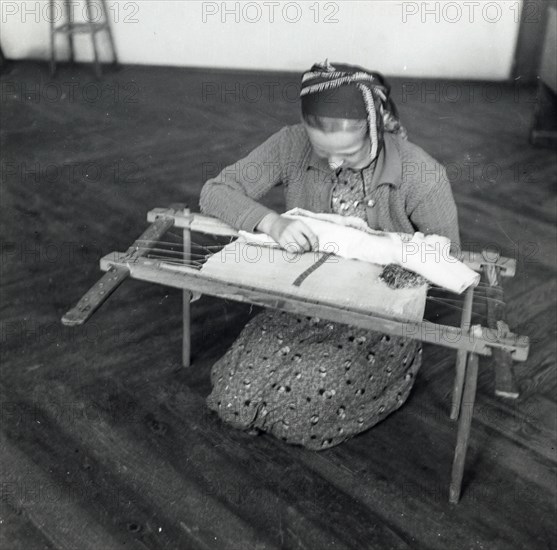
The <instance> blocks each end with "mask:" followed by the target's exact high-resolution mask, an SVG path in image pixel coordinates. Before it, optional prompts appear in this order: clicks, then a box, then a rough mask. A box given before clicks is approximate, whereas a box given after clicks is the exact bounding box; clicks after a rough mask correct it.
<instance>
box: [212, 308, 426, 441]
mask: <svg viewBox="0 0 557 550" xmlns="http://www.w3.org/2000/svg"><path fill="white" fill-rule="evenodd" d="M421 354H422V348H421V343H420V342H419V341H415V340H410V339H405V338H402V337H398V336H397V337H395V336H389V335H386V334H382V333H379V332H371V331H368V330H365V329H359V328H354V327H350V326H347V325H344V324H339V323H333V322H330V321H325V320H320V319H318V318H315V317H304V316H300V315H294V314H288V313H284V312H279V311H276V310H265V311H263V312H261V313H259V314H257V315H256V316H254V317H253V318H252V319H251V320H250V321H249V322H248V323H247V325H246V326H245V327H244V329H243V331H242V332H241V333H240V335H239V337H238V338H237V339H236V341H235V342H234V344H233V345H232V346H231V347H230V349H229V350H228V351H227V352H226V354H225V355H224V356H223V357H222V358H221V359H219V360H218V361H217V362H216V363H215V364H214V365H213V368H212V370H211V381H212V384H213V390H212V392H211V394H210V395H209V396H208V398H207V404H208V406H209V408H210V409H212V410H214V411H216V412H217V413H218V415H219V416H220V417H221V418H222V420H224V421H225V422H227V423H228V424H230V425H231V426H234V427H236V428H239V429H244V430H258V431H262V432H267V433H269V434H272V435H273V436H275V437H277V438H279V439H281V440H283V441H285V442H287V443H291V444H297V445H303V446H304V447H307V448H309V449H313V450H321V449H326V448H329V447H333V446H335V445H338V444H339V443H342V442H343V441H345V440H347V439H349V438H351V437H353V436H354V435H356V434H358V433H361V432H363V431H365V430H367V429H369V428H371V427H372V426H374V425H375V424H377V423H378V422H380V421H381V420H383V419H384V418H385V417H387V416H388V415H389V414H390V413H392V412H393V411H395V410H396V409H398V408H399V407H401V405H402V404H403V403H404V402H405V401H406V399H407V398H408V395H409V394H410V391H411V389H412V386H413V384H414V380H415V378H416V374H417V372H418V370H419V368H420V366H421V359H422V355H421Z"/></svg>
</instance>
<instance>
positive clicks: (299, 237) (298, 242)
mask: <svg viewBox="0 0 557 550" xmlns="http://www.w3.org/2000/svg"><path fill="white" fill-rule="evenodd" d="M257 229H258V230H259V231H262V232H263V233H267V235H269V236H271V237H272V238H273V239H274V240H275V241H276V242H277V243H278V244H279V245H280V246H281V248H284V249H285V250H296V251H297V252H309V251H310V250H317V249H318V247H319V241H318V239H317V236H316V235H315V233H314V232H313V231H312V230H311V229H310V228H309V227H308V226H307V225H306V224H305V223H304V222H303V221H300V220H292V219H289V218H285V217H283V216H279V215H278V214H276V213H272V214H267V216H265V217H264V218H263V219H262V220H261V221H260V222H259V224H258V225H257Z"/></svg>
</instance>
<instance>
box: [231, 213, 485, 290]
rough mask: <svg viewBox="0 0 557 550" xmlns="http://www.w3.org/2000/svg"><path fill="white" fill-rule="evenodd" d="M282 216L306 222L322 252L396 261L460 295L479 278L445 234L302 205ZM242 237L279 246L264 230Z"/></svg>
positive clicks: (381, 262)
mask: <svg viewBox="0 0 557 550" xmlns="http://www.w3.org/2000/svg"><path fill="white" fill-rule="evenodd" d="M283 216H284V217H287V218H291V219H296V220H301V221H303V222H304V223H305V224H306V225H307V226H308V227H309V228H310V229H311V230H312V231H313V232H314V233H315V234H316V235H317V238H318V240H319V251H321V252H327V253H334V254H336V255H337V256H340V257H342V258H348V259H354V260H361V261H364V262H369V263H372V264H378V265H388V264H397V265H400V266H401V267H404V268H405V269H408V270H410V271H413V272H414V273H417V274H418V275H421V276H422V277H424V278H426V279H427V280H428V281H430V282H431V283H433V284H434V285H437V286H440V287H442V288H445V289H447V290H450V291H451V292H455V293H457V294H461V293H462V292H464V291H465V290H466V289H467V288H468V287H469V286H472V285H473V286H476V285H477V284H478V283H479V281H480V275H479V273H476V272H475V271H474V270H472V269H470V268H469V267H468V266H467V265H465V264H463V263H462V262H461V261H459V260H458V259H457V258H455V257H454V256H451V255H450V254H449V250H450V241H449V239H447V238H446V237H442V236H439V235H424V234H423V233H414V235H407V234H404V233H390V232H381V231H373V230H371V229H369V227H368V226H367V225H366V223H365V222H364V221H363V220H361V219H359V218H355V217H350V216H341V215H339V214H316V213H314V212H309V211H307V210H303V209H301V208H294V209H293V210H289V211H288V212H286V213H285V214H283ZM240 239H242V240H243V241H245V242H246V243H249V244H257V245H260V246H275V247H278V246H279V245H278V244H277V243H276V241H275V240H273V239H272V238H271V237H270V236H268V235H266V234H265V233H247V232H245V231H240Z"/></svg>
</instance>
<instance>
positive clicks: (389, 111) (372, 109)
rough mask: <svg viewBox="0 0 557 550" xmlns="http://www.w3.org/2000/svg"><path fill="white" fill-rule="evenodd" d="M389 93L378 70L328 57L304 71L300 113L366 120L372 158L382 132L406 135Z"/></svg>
mask: <svg viewBox="0 0 557 550" xmlns="http://www.w3.org/2000/svg"><path fill="white" fill-rule="evenodd" d="M389 94H390V86H389V84H388V83H387V82H386V81H385V79H384V78H383V76H382V75H381V74H380V73H377V72H371V71H368V70H366V69H363V68H362V67H358V66H355V65H346V64H340V63H335V64H334V65H333V64H331V63H329V61H328V60H326V61H325V62H324V63H316V64H315V65H313V67H312V68H311V69H310V70H309V71H307V72H306V73H304V75H303V76H302V87H301V91H300V97H301V99H302V113H304V114H312V115H317V116H322V117H330V118H346V119H366V120H367V122H368V128H369V136H370V140H371V158H372V159H374V158H375V157H376V156H377V154H378V153H379V151H380V150H381V147H382V144H383V132H384V131H387V132H393V133H400V134H402V136H403V137H404V138H406V130H405V129H404V128H403V127H402V126H401V124H400V122H399V120H398V116H397V110H396V107H395V105H394V103H393V102H392V100H391V99H390V98H389Z"/></svg>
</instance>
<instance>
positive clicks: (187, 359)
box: [182, 208, 192, 367]
mask: <svg viewBox="0 0 557 550" xmlns="http://www.w3.org/2000/svg"><path fill="white" fill-rule="evenodd" d="M184 213H185V214H189V209H187V208H185V209H184ZM190 258H191V230H190V228H189V227H186V228H184V262H185V263H189V261H190ZM191 299H192V293H191V292H190V291H189V290H184V291H183V292H182V309H183V319H184V320H183V331H184V332H183V334H182V366H184V367H189V366H190V365H191V312H190V308H191Z"/></svg>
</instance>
